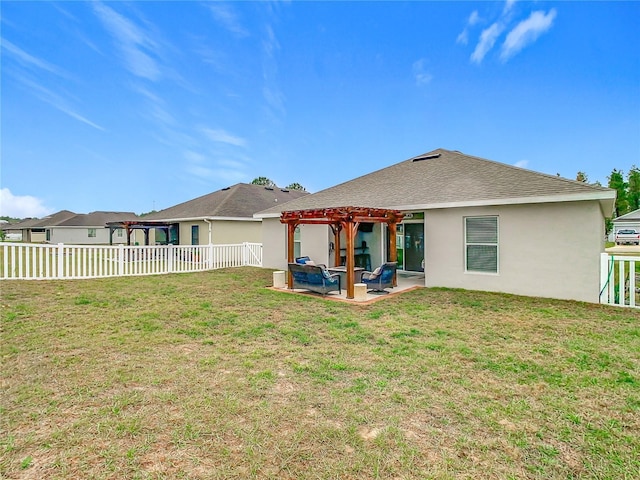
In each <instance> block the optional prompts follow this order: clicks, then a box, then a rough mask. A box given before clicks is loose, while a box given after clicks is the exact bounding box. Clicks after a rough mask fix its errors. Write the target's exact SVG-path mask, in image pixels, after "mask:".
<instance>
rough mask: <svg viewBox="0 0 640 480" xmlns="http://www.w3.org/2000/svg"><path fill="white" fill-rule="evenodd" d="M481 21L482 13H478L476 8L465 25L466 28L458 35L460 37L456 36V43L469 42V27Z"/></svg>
mask: <svg viewBox="0 0 640 480" xmlns="http://www.w3.org/2000/svg"><path fill="white" fill-rule="evenodd" d="M479 21H480V15H478V11H477V10H474V11H473V12H471V15H469V19H468V20H467V24H466V25H465V27H464V30H462V32H460V35H458V38H456V43H460V44H462V45H466V44H467V43H469V27H472V26H474V25H475V24H476V23H478V22H479Z"/></svg>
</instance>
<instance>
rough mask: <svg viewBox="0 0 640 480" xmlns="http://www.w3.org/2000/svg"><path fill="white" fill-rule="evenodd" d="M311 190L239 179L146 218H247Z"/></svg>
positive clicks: (306, 194) (302, 195) (305, 194)
mask: <svg viewBox="0 0 640 480" xmlns="http://www.w3.org/2000/svg"><path fill="white" fill-rule="evenodd" d="M308 195H309V193H308V192H302V191H299V190H286V189H281V188H278V187H274V188H272V189H267V188H265V187H264V186H261V185H253V184H247V183H238V184H236V185H233V186H232V187H228V188H223V189H222V190H218V191H216V192H212V193H209V194H207V195H203V196H201V197H198V198H194V199H193V200H189V201H188V202H184V203H181V204H179V205H175V206H173V207H169V208H166V209H164V210H161V211H159V212H155V213H152V214H150V215H145V216H144V217H143V218H144V220H178V219H187V218H189V219H191V218H247V219H252V218H253V215H254V214H255V213H257V212H260V211H262V210H265V209H267V208H269V207H271V206H272V205H282V204H284V203H286V202H289V201H291V200H295V199H297V198H301V197H304V196H308Z"/></svg>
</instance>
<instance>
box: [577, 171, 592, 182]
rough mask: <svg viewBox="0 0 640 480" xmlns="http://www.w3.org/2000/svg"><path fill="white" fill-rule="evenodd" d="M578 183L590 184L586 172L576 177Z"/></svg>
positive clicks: (579, 173)
mask: <svg viewBox="0 0 640 480" xmlns="http://www.w3.org/2000/svg"><path fill="white" fill-rule="evenodd" d="M576 181H577V182H584V183H589V177H588V176H587V174H586V173H584V172H578V174H577V175H576Z"/></svg>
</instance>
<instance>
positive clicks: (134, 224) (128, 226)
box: [107, 220, 171, 245]
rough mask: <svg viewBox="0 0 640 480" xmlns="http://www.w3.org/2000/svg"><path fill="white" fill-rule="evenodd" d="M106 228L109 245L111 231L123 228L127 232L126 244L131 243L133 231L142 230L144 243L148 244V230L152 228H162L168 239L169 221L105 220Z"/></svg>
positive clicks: (111, 237) (110, 243)
mask: <svg viewBox="0 0 640 480" xmlns="http://www.w3.org/2000/svg"><path fill="white" fill-rule="evenodd" d="M107 228H109V245H113V232H115V231H116V230H118V229H123V230H125V231H126V232H127V245H131V234H132V233H133V231H134V230H142V231H143V232H144V244H145V245H149V230H151V229H153V228H158V229H161V230H164V231H165V232H166V235H167V240H168V239H169V229H170V228H171V223H167V222H144V221H136V220H127V221H124V222H107Z"/></svg>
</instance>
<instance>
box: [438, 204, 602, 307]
mask: <svg viewBox="0 0 640 480" xmlns="http://www.w3.org/2000/svg"><path fill="white" fill-rule="evenodd" d="M480 215H497V216H498V242H499V243H498V274H481V273H465V266H464V255H465V252H464V217H466V216H480ZM603 232H604V218H603V216H602V213H601V210H600V206H599V204H598V202H596V201H592V202H588V201H585V202H564V203H551V204H531V205H509V206H496V207H475V208H451V209H440V210H429V211H427V212H426V213H425V258H426V259H425V263H426V264H425V272H426V276H425V282H426V285H427V286H428V287H450V288H465V289H469V290H486V291H496V292H507V293H513V294H518V295H527V296H539V297H550V298H560V299H570V300H581V301H588V302H595V303H597V302H598V297H599V268H600V266H599V259H600V255H599V254H600V253H601V252H602V251H603V250H604V235H603Z"/></svg>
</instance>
